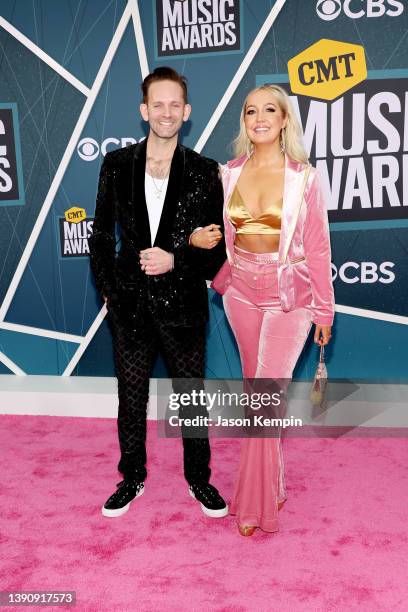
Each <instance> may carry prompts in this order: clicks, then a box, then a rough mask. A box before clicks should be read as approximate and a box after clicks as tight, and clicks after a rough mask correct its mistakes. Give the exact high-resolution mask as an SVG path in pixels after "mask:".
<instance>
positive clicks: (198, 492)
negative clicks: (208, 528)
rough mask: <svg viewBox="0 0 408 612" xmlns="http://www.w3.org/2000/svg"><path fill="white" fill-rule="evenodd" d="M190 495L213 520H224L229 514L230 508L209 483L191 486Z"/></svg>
mask: <svg viewBox="0 0 408 612" xmlns="http://www.w3.org/2000/svg"><path fill="white" fill-rule="evenodd" d="M189 493H190V495H191V497H194V499H196V500H197V501H199V502H200V504H201V510H202V511H203V512H204V514H205V515H206V516H210V517H211V518H222V517H223V516H227V514H228V506H227V504H226V503H225V501H224V500H223V499H222V497H221V495H220V494H219V493H218V491H217V489H216V488H215V487H213V486H212V485H210V484H209V483H208V482H196V483H194V484H191V485H190V488H189Z"/></svg>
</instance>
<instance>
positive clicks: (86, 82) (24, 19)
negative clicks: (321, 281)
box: [0, 0, 408, 381]
mask: <svg viewBox="0 0 408 612" xmlns="http://www.w3.org/2000/svg"><path fill="white" fill-rule="evenodd" d="M407 32H408V5H407V3H406V2H402V1H397V0H317V1H316V0H304V1H300V0H286V1H285V0H257V1H256V2H254V1H252V0H139V1H138V2H137V0H129V1H126V0H98V1H97V2H95V1H94V0H33V1H32V2H29V3H28V2H26V0H2V1H1V6H0V72H1V79H0V373H14V374H55V375H64V376H67V375H75V376H112V375H113V374H114V369H113V359H112V341H111V334H110V329H109V325H108V323H107V321H106V319H105V318H104V310H103V309H102V304H101V302H100V300H99V297H98V295H97V293H96V291H95V287H94V283H93V278H92V274H91V271H90V266H89V249H88V239H89V236H90V235H91V234H92V225H93V215H94V210H95V193H96V187H97V181H98V174H99V169H100V166H101V163H102V161H103V157H104V155H105V154H106V152H107V151H110V150H112V149H115V148H118V147H124V146H126V145H128V144H131V143H135V142H137V141H138V140H139V139H141V138H143V137H144V136H145V135H146V125H144V124H143V122H142V120H141V118H140V115H139V110H138V109H139V103H140V83H141V81H142V78H143V76H145V74H147V72H149V71H151V70H153V69H154V68H155V67H157V66H160V65H168V66H172V67H174V68H175V69H176V70H178V71H179V72H181V73H182V74H184V75H185V76H186V77H187V79H188V82H189V93H190V102H191V104H192V107H193V112H192V115H191V119H190V121H189V122H188V124H186V125H185V126H184V128H183V132H182V142H183V144H185V145H186V146H189V147H191V148H195V149H196V150H197V151H200V152H202V153H203V154H204V155H206V156H208V157H212V158H214V159H216V160H218V161H220V162H223V163H224V162H225V161H226V160H227V159H230V158H231V157H232V152H231V144H230V143H231V141H232V140H233V138H234V136H235V135H236V132H237V129H238V120H239V113H240V110H241V106H242V103H243V100H244V98H245V96H246V94H247V93H248V92H249V91H250V90H251V89H252V88H254V87H255V86H257V85H259V84H261V83H266V82H270V83H279V84H281V85H282V86H283V87H285V88H286V89H287V91H288V92H289V94H290V95H291V99H292V102H293V104H294V107H295V110H296V112H297V113H298V115H299V118H300V120H301V123H302V126H303V131H304V142H305V145H306V148H307V150H308V152H309V154H310V158H311V161H312V163H313V164H314V165H316V166H317V167H318V168H319V171H320V173H321V176H322V179H323V183H324V186H325V190H326V195H327V207H328V214H329V221H330V230H331V240H332V249H333V264H332V270H333V279H334V287H335V294H336V304H337V306H336V308H337V314H336V321H335V327H334V338H333V342H332V344H331V346H330V347H329V349H328V351H327V353H328V366H329V371H330V375H331V377H333V378H344V379H353V380H357V379H368V380H381V381H406V380H407V379H408V373H407V346H408V86H407V85H408V82H407V76H408V36H407ZM209 302H210V322H209V325H208V359H207V375H208V377H210V378H214V377H225V378H233V377H239V376H240V373H241V371H240V363H239V357H238V353H237V349H236V345H235V342H234V338H233V336H232V333H231V330H230V329H229V326H228V323H227V322H226V319H225V316H224V312H223V308H222V301H221V299H220V298H219V296H217V295H216V294H214V292H213V291H212V290H209ZM316 359H317V352H316V348H315V347H314V346H313V344H312V343H311V342H309V343H308V345H307V347H306V349H305V351H304V353H303V355H302V357H301V360H300V362H299V364H298V366H297V369H296V373H295V376H296V378H298V379H305V378H310V377H311V375H312V373H313V372H314V369H315V364H316ZM155 374H156V375H157V376H162V375H165V368H164V365H163V363H162V362H161V361H160V359H159V360H158V362H157V364H156V368H155Z"/></svg>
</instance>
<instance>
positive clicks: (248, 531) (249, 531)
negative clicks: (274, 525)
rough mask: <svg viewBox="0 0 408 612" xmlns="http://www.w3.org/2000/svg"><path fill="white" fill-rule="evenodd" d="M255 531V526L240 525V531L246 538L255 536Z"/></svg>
mask: <svg viewBox="0 0 408 612" xmlns="http://www.w3.org/2000/svg"><path fill="white" fill-rule="evenodd" d="M255 529H256V527H254V525H238V531H239V533H240V534H241V535H242V536H244V537H248V536H251V535H253V533H254V531H255Z"/></svg>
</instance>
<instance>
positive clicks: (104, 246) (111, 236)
mask: <svg viewBox="0 0 408 612" xmlns="http://www.w3.org/2000/svg"><path fill="white" fill-rule="evenodd" d="M146 145H147V141H146V140H144V141H143V142H141V143H139V144H136V145H132V146H130V147H126V148H124V149H119V150H116V151H112V152H110V153H108V154H107V155H106V157H105V160H104V162H103V165H102V168H101V173H100V177H99V187H98V196H97V202H96V211H95V220H94V224H93V234H92V236H91V238H90V239H89V246H90V253H91V265H92V269H93V272H94V276H95V282H96V286H97V289H98V291H99V292H100V294H101V296H105V297H106V298H107V299H108V301H107V306H108V310H109V312H110V314H111V316H112V317H113V321H114V322H115V323H119V324H122V325H126V326H129V328H130V329H136V328H137V326H138V325H140V324H143V313H145V312H146V309H147V308H148V310H149V311H150V312H153V313H154V314H155V315H156V316H158V317H160V320H161V321H162V322H166V323H168V324H169V325H177V326H179V325H183V326H190V325H193V324H197V323H203V322H204V321H206V320H207V318H208V298H207V287H206V282H205V281H206V279H211V278H212V277H213V276H214V274H215V273H216V272H217V270H218V269H219V268H220V267H221V265H222V263H223V261H224V259H225V243H224V240H222V241H221V242H220V243H219V244H218V245H217V246H216V247H215V248H214V249H211V250H207V249H198V248H195V247H193V246H190V245H189V244H188V240H189V236H190V234H191V232H192V231H193V230H194V229H195V228H196V227H200V226H205V225H209V224H210V223H217V224H219V225H221V229H222V206H223V191H222V185H221V181H220V178H219V173H218V165H217V163H216V162H215V161H213V160H210V159H208V158H205V157H202V156H201V155H199V154H198V153H196V152H194V151H192V150H191V149H188V148H186V147H184V146H182V145H177V147H176V149H175V152H174V156H173V161H172V164H171V168H170V176H169V182H168V187H167V192H166V198H165V201H164V205H163V212H162V216H161V219H160V225H159V228H158V231H157V236H156V240H155V242H154V245H153V246H158V247H160V248H162V249H164V250H165V251H169V252H171V253H173V254H174V269H173V270H172V271H171V272H168V273H166V274H161V275H157V276H146V274H145V273H144V272H143V271H142V270H141V268H140V265H139V252H140V251H141V250H142V249H146V248H149V247H151V246H152V245H151V238H150V227H149V218H148V212H147V206H146V199H145V190H144V182H145V164H146Z"/></svg>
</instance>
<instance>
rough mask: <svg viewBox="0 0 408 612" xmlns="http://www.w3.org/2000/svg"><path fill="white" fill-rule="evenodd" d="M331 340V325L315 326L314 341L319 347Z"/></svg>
mask: <svg viewBox="0 0 408 612" xmlns="http://www.w3.org/2000/svg"><path fill="white" fill-rule="evenodd" d="M330 338H331V325H316V329H315V334H314V341H315V342H316V344H319V345H320V346H326V344H329V342H330Z"/></svg>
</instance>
